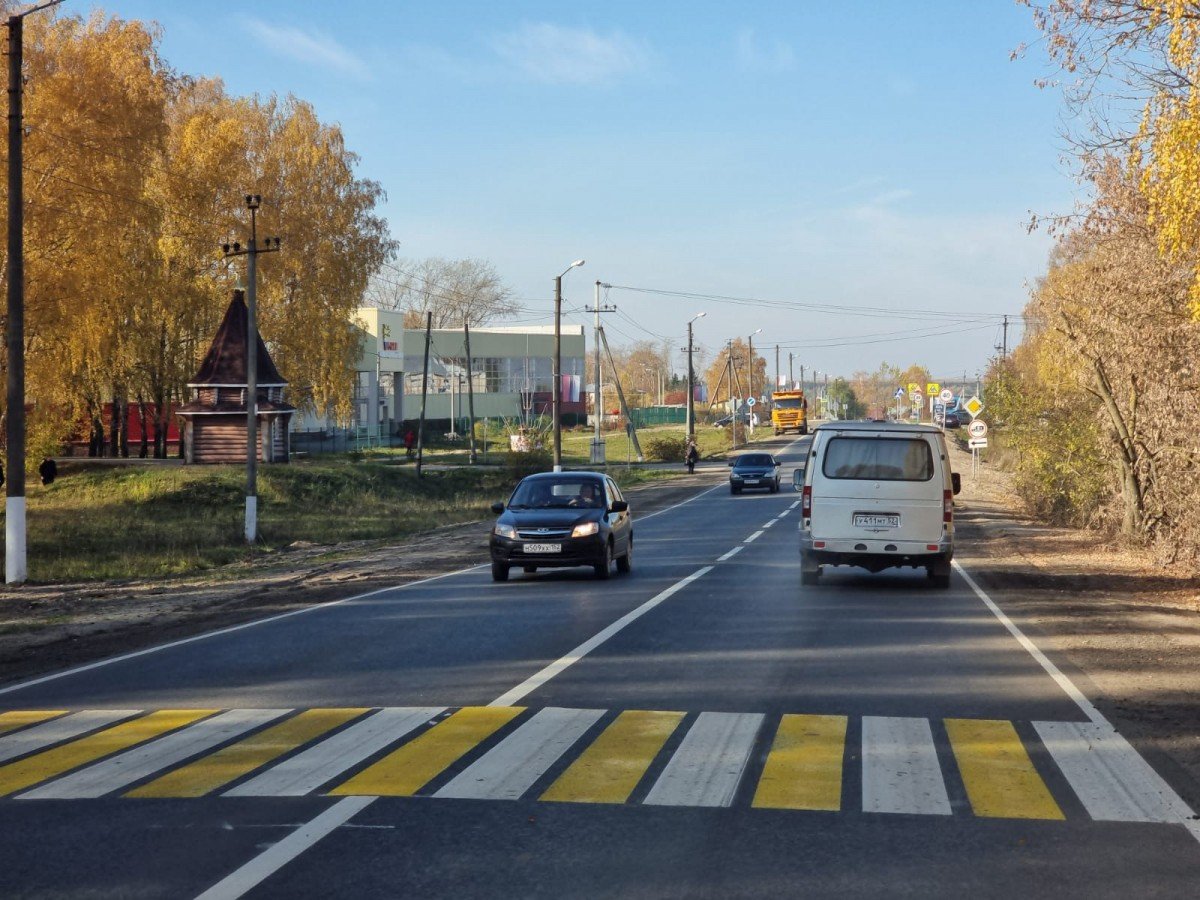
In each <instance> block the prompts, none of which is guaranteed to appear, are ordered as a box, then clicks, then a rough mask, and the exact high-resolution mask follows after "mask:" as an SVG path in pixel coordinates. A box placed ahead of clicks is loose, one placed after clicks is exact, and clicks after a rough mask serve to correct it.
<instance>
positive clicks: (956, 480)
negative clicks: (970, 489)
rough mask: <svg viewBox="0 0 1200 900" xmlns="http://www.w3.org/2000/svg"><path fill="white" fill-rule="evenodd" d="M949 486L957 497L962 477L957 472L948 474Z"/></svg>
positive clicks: (960, 488)
mask: <svg viewBox="0 0 1200 900" xmlns="http://www.w3.org/2000/svg"><path fill="white" fill-rule="evenodd" d="M950 486H951V487H952V488H954V493H955V494H956V495H957V494H958V492H959V491H961V490H962V476H961V475H959V474H958V473H957V472H952V473H951V474H950Z"/></svg>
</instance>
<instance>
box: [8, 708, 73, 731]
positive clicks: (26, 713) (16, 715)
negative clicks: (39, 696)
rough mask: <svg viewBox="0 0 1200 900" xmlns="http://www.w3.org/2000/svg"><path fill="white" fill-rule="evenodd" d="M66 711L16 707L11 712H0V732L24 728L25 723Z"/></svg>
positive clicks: (43, 719) (41, 720)
mask: <svg viewBox="0 0 1200 900" xmlns="http://www.w3.org/2000/svg"><path fill="white" fill-rule="evenodd" d="M66 713H67V710H65V709H30V710H22V709H16V710H13V711H12V712H5V713H0V734H4V733H5V732H7V731H15V730H16V729H18V728H24V727H25V726H26V725H34V724H36V723H38V722H45V721H46V720H47V719H53V718H55V717H56V716H62V715H66Z"/></svg>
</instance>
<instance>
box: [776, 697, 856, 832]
mask: <svg viewBox="0 0 1200 900" xmlns="http://www.w3.org/2000/svg"><path fill="white" fill-rule="evenodd" d="M848 721H849V720H848V719H847V717H846V716H810V715H785V716H784V717H783V718H782V719H780V720H779V730H778V731H777V732H776V734H775V742H774V743H773V744H772V745H771V753H770V755H768V756H767V764H766V766H764V767H763V773H762V777H761V778H760V779H759V781H758V788H757V790H755V792H754V803H753V805H754V806H757V807H760V808H764V809H823V810H831V811H834V810H840V809H841V808H842V758H843V756H844V755H845V746H846V726H847V723H848Z"/></svg>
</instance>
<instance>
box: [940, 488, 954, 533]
mask: <svg viewBox="0 0 1200 900" xmlns="http://www.w3.org/2000/svg"><path fill="white" fill-rule="evenodd" d="M942 521H943V522H945V523H946V524H947V525H949V524H950V523H951V522H953V521H954V491H942Z"/></svg>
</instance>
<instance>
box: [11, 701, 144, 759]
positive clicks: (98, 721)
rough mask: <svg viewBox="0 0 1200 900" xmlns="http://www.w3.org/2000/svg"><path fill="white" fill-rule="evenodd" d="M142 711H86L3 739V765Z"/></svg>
mask: <svg viewBox="0 0 1200 900" xmlns="http://www.w3.org/2000/svg"><path fill="white" fill-rule="evenodd" d="M140 712H141V710H140V709H85V710H84V711H83V712H77V713H72V714H71V715H69V716H63V717H62V718H59V719H54V720H53V721H51V722H45V723H43V724H41V725H35V726H33V727H32V728H26V729H24V730H23V731H18V732H17V733H16V734H10V735H9V736H8V737H3V738H0V763H3V762H7V761H8V760H10V759H15V758H16V757H18V756H24V755H25V754H26V753H32V752H33V751H35V750H41V749H43V748H45V747H49V746H51V745H53V744H60V743H62V742H63V741H66V740H69V739H70V738H74V737H79V735H81V734H84V733H85V732H88V731H92V730H93V729H96V728H102V727H104V726H105V725H111V724H113V723H114V722H118V721H120V720H121V719H128V718H131V717H132V716H136V715H137V714H138V713H140Z"/></svg>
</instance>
